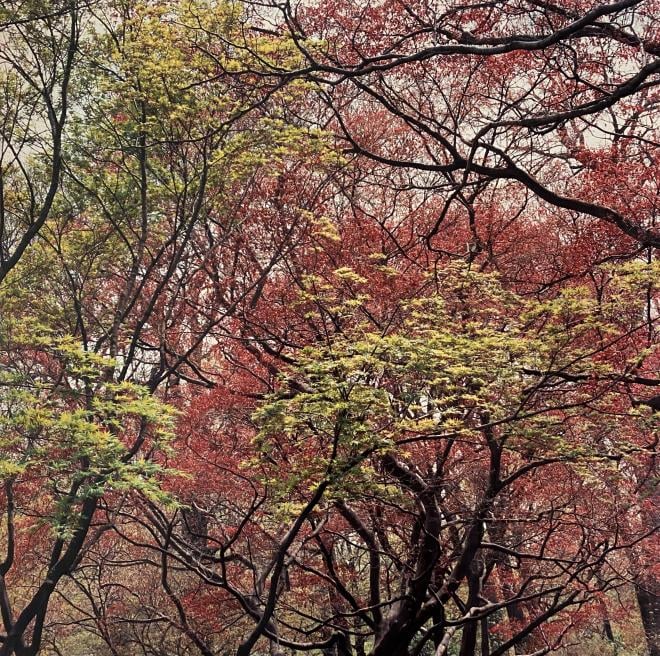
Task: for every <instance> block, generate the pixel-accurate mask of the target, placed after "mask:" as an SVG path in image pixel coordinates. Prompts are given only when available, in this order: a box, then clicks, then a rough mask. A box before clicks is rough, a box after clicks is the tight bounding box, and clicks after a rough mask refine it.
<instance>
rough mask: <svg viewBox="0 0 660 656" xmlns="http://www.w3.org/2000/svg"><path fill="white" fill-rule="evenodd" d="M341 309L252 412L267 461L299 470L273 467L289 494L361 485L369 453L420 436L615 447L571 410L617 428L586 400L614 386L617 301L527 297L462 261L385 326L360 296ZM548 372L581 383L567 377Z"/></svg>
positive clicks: (605, 431) (564, 454) (539, 446)
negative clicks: (377, 326) (362, 312)
mask: <svg viewBox="0 0 660 656" xmlns="http://www.w3.org/2000/svg"><path fill="white" fill-rule="evenodd" d="M335 274H336V275H338V276H340V277H342V278H350V279H353V278H354V275H355V274H354V273H353V272H352V271H351V270H349V269H342V270H338V271H336V272H335ZM628 280H629V279H628ZM644 280H646V278H644ZM342 309H343V313H342V316H343V317H344V318H345V319H346V318H348V317H353V318H354V321H353V322H352V323H351V321H345V323H344V325H345V326H350V327H347V328H345V330H344V332H340V333H337V334H335V335H334V336H332V338H331V339H329V341H328V342H327V343H323V344H318V345H314V346H309V347H307V348H305V349H303V350H302V351H301V352H300V353H299V354H298V355H297V357H296V365H295V367H293V368H292V370H291V371H289V372H288V373H287V376H286V377H284V378H283V379H282V381H281V386H282V389H281V391H279V392H278V393H276V394H274V395H272V396H271V397H270V398H269V400H268V402H267V403H266V404H265V405H264V406H263V407H261V408H260V409H259V410H258V411H257V412H256V413H255V415H254V419H255V421H256V422H257V424H258V425H259V427H260V432H259V434H258V437H257V439H256V443H257V445H258V448H259V449H260V451H261V453H262V455H263V456H264V458H265V459H264V461H263V462H264V466H266V467H268V462H277V461H279V460H280V459H281V460H282V461H284V462H286V463H287V466H288V467H290V471H291V472H292V473H290V474H288V475H287V476H286V477H285V478H282V477H281V476H273V477H271V478H268V482H269V483H270V484H271V486H273V488H274V489H275V490H279V491H280V492H281V493H282V494H284V495H286V494H289V493H290V491H291V490H292V489H295V488H301V489H305V488H310V487H313V486H314V485H315V484H318V482H320V481H322V480H326V481H330V482H331V483H332V486H334V488H335V493H339V494H340V495H341V494H346V493H350V492H349V490H350V489H353V488H356V487H361V488H362V490H364V485H365V484H366V485H367V486H368V483H367V481H368V480H370V479H372V478H373V477H372V476H371V475H370V474H369V468H370V464H369V457H370V456H371V455H373V454H377V453H383V452H386V451H388V450H390V449H397V450H398V451H399V452H401V453H402V454H405V452H406V450H407V449H408V448H409V446H408V445H412V444H417V443H420V444H427V445H433V444H435V445H436V447H437V446H438V445H440V444H442V443H443V442H446V441H447V440H462V441H464V442H466V443H468V444H470V443H471V444H478V443H479V441H480V439H481V437H480V436H481V434H482V432H483V430H484V428H485V427H492V429H493V430H494V431H495V433H494V434H495V435H496V436H497V439H498V442H499V443H500V444H501V445H506V446H507V447H508V448H509V449H511V450H513V451H515V452H518V453H520V454H523V455H525V457H530V456H533V457H536V458H541V457H561V458H564V459H566V460H571V461H572V460H575V459H579V458H584V459H587V460H588V459H589V458H602V457H605V458H607V457H609V456H611V455H612V451H611V449H609V450H608V449H606V448H604V447H603V443H602V441H599V442H594V441H593V440H589V439H581V440H576V439H575V435H574V431H575V430H576V429H575V427H574V426H573V425H572V420H571V418H572V417H574V416H575V417H579V418H580V422H581V423H580V428H579V430H580V431H581V432H582V434H583V435H589V434H590V433H591V432H594V433H595V431H596V430H600V431H601V436H602V435H609V434H614V433H615V432H616V430H617V422H616V421H614V420H613V421H612V422H610V424H609V426H608V424H607V422H606V420H604V419H603V416H602V414H600V413H599V414H598V415H597V417H596V419H595V420H594V421H593V422H592V421H591V419H590V410H588V409H585V406H588V404H589V403H595V402H596V401H598V402H603V400H605V401H606V400H607V398H608V394H609V389H608V387H607V386H605V387H604V389H601V387H600V386H599V385H598V381H599V380H602V381H606V380H608V376H612V375H615V372H616V369H615V368H614V367H613V366H612V365H611V364H609V363H608V361H607V360H606V359H604V358H603V357H602V349H603V348H604V345H605V344H607V343H608V340H609V339H610V338H611V337H612V336H613V335H616V334H618V333H617V331H618V326H617V321H618V317H619V316H620V313H621V306H618V308H617V311H616V312H611V313H607V312H606V311H604V310H603V308H602V305H599V304H598V303H597V302H596V301H595V300H594V299H593V297H592V296H590V295H589V294H588V292H587V291H586V290H584V289H581V288H567V289H566V290H565V291H562V292H561V293H560V294H559V295H557V296H556V297H555V298H552V299H549V300H544V301H539V300H535V299H526V298H523V297H521V296H518V295H516V294H513V293H511V292H509V291H507V290H505V289H504V288H503V287H502V285H501V284H500V283H499V281H498V278H497V276H495V275H491V274H483V273H476V272H474V271H469V270H467V269H464V268H460V267H457V268H450V269H448V270H446V271H444V272H443V273H442V274H441V277H440V280H439V281H438V290H437V293H436V294H435V295H433V296H431V297H428V298H423V299H418V300H414V301H412V302H410V303H408V304H407V305H406V306H405V307H404V308H402V312H403V314H404V315H405V319H404V320H403V321H402V322H401V324H400V325H399V326H397V327H395V328H393V329H391V330H389V331H388V332H387V333H377V332H374V331H373V328H372V326H370V325H368V324H366V323H363V322H361V321H360V320H359V319H357V317H358V316H359V314H358V313H357V312H356V310H355V308H354V307H353V306H351V307H347V306H344V307H343V308H342ZM543 372H570V373H571V374H577V375H579V376H581V377H582V378H581V379H580V380H582V379H584V380H586V383H585V384H583V385H580V384H575V383H570V382H568V383H566V384H564V385H558V384H557V380H556V379H554V378H553V377H552V375H550V374H546V375H544V374H543ZM618 442H619V443H618V449H617V453H619V454H620V453H624V452H625V450H626V444H625V442H624V441H623V440H621V439H619V440H618ZM293 463H295V465H293V466H292V464H293ZM358 481H359V486H358V484H357V483H358ZM337 490H343V492H337Z"/></svg>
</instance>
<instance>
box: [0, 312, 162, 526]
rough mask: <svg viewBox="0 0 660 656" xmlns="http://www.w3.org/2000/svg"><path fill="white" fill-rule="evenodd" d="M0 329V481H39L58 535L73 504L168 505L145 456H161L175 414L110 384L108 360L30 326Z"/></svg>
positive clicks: (141, 392)
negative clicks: (117, 497)
mask: <svg viewBox="0 0 660 656" xmlns="http://www.w3.org/2000/svg"><path fill="white" fill-rule="evenodd" d="M9 324H11V325H9ZM2 327H3V332H2V336H1V338H0V350H2V351H3V352H4V353H5V354H6V357H5V358H3V359H4V361H5V362H10V357H11V359H13V362H11V364H4V365H3V366H2V368H1V369H0V405H1V406H2V408H3V413H2V417H1V418H0V442H1V444H2V457H1V459H0V477H2V478H3V479H7V478H12V479H14V480H18V481H19V482H20V481H23V480H25V481H26V482H27V481H30V480H35V479H42V480H44V481H47V486H46V488H45V489H44V490H43V493H44V497H43V499H44V501H45V500H46V499H47V498H50V500H51V502H52V504H53V510H52V512H51V518H52V521H53V522H54V523H55V525H56V527H57V528H58V531H59V532H62V531H64V532H66V531H69V530H71V529H72V528H73V527H74V526H75V522H76V507H77V504H79V503H80V502H81V501H83V500H84V499H86V498H89V497H100V496H102V495H103V494H105V493H107V492H109V491H112V490H114V491H128V490H140V491H141V492H143V493H145V494H146V495H147V496H150V497H152V498H158V499H159V500H161V501H167V500H168V497H167V495H165V494H164V493H162V491H161V490H160V486H159V479H160V477H161V475H162V473H163V470H162V468H161V467H160V466H159V465H158V464H156V463H155V462H153V461H152V460H149V459H147V458H145V455H144V454H145V450H147V451H148V452H150V453H152V452H153V451H154V450H158V449H163V448H166V447H167V443H168V441H169V440H170V438H171V435H172V432H171V431H172V428H173V423H174V417H175V413H174V410H173V409H172V408H171V407H169V406H168V405H166V404H164V403H162V402H160V401H159V400H158V399H156V398H155V397H154V396H152V395H151V394H150V393H149V392H148V390H146V389H144V388H142V387H140V386H138V385H134V384H131V383H113V382H111V381H112V378H111V377H109V376H108V372H109V371H112V369H113V367H114V365H113V362H112V360H110V359H108V358H105V357H102V356H100V355H98V354H96V353H91V352H89V351H84V350H83V349H82V348H81V347H80V345H79V344H78V343H77V341H76V340H75V339H74V338H72V337H70V336H63V337H58V336H55V335H53V334H52V332H50V331H48V330H47V329H44V327H43V326H39V325H34V324H31V323H30V322H29V321H22V322H16V321H14V322H7V321H5V322H3V325H2ZM8 337H11V339H10V340H8ZM67 490H68V492H67Z"/></svg>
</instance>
